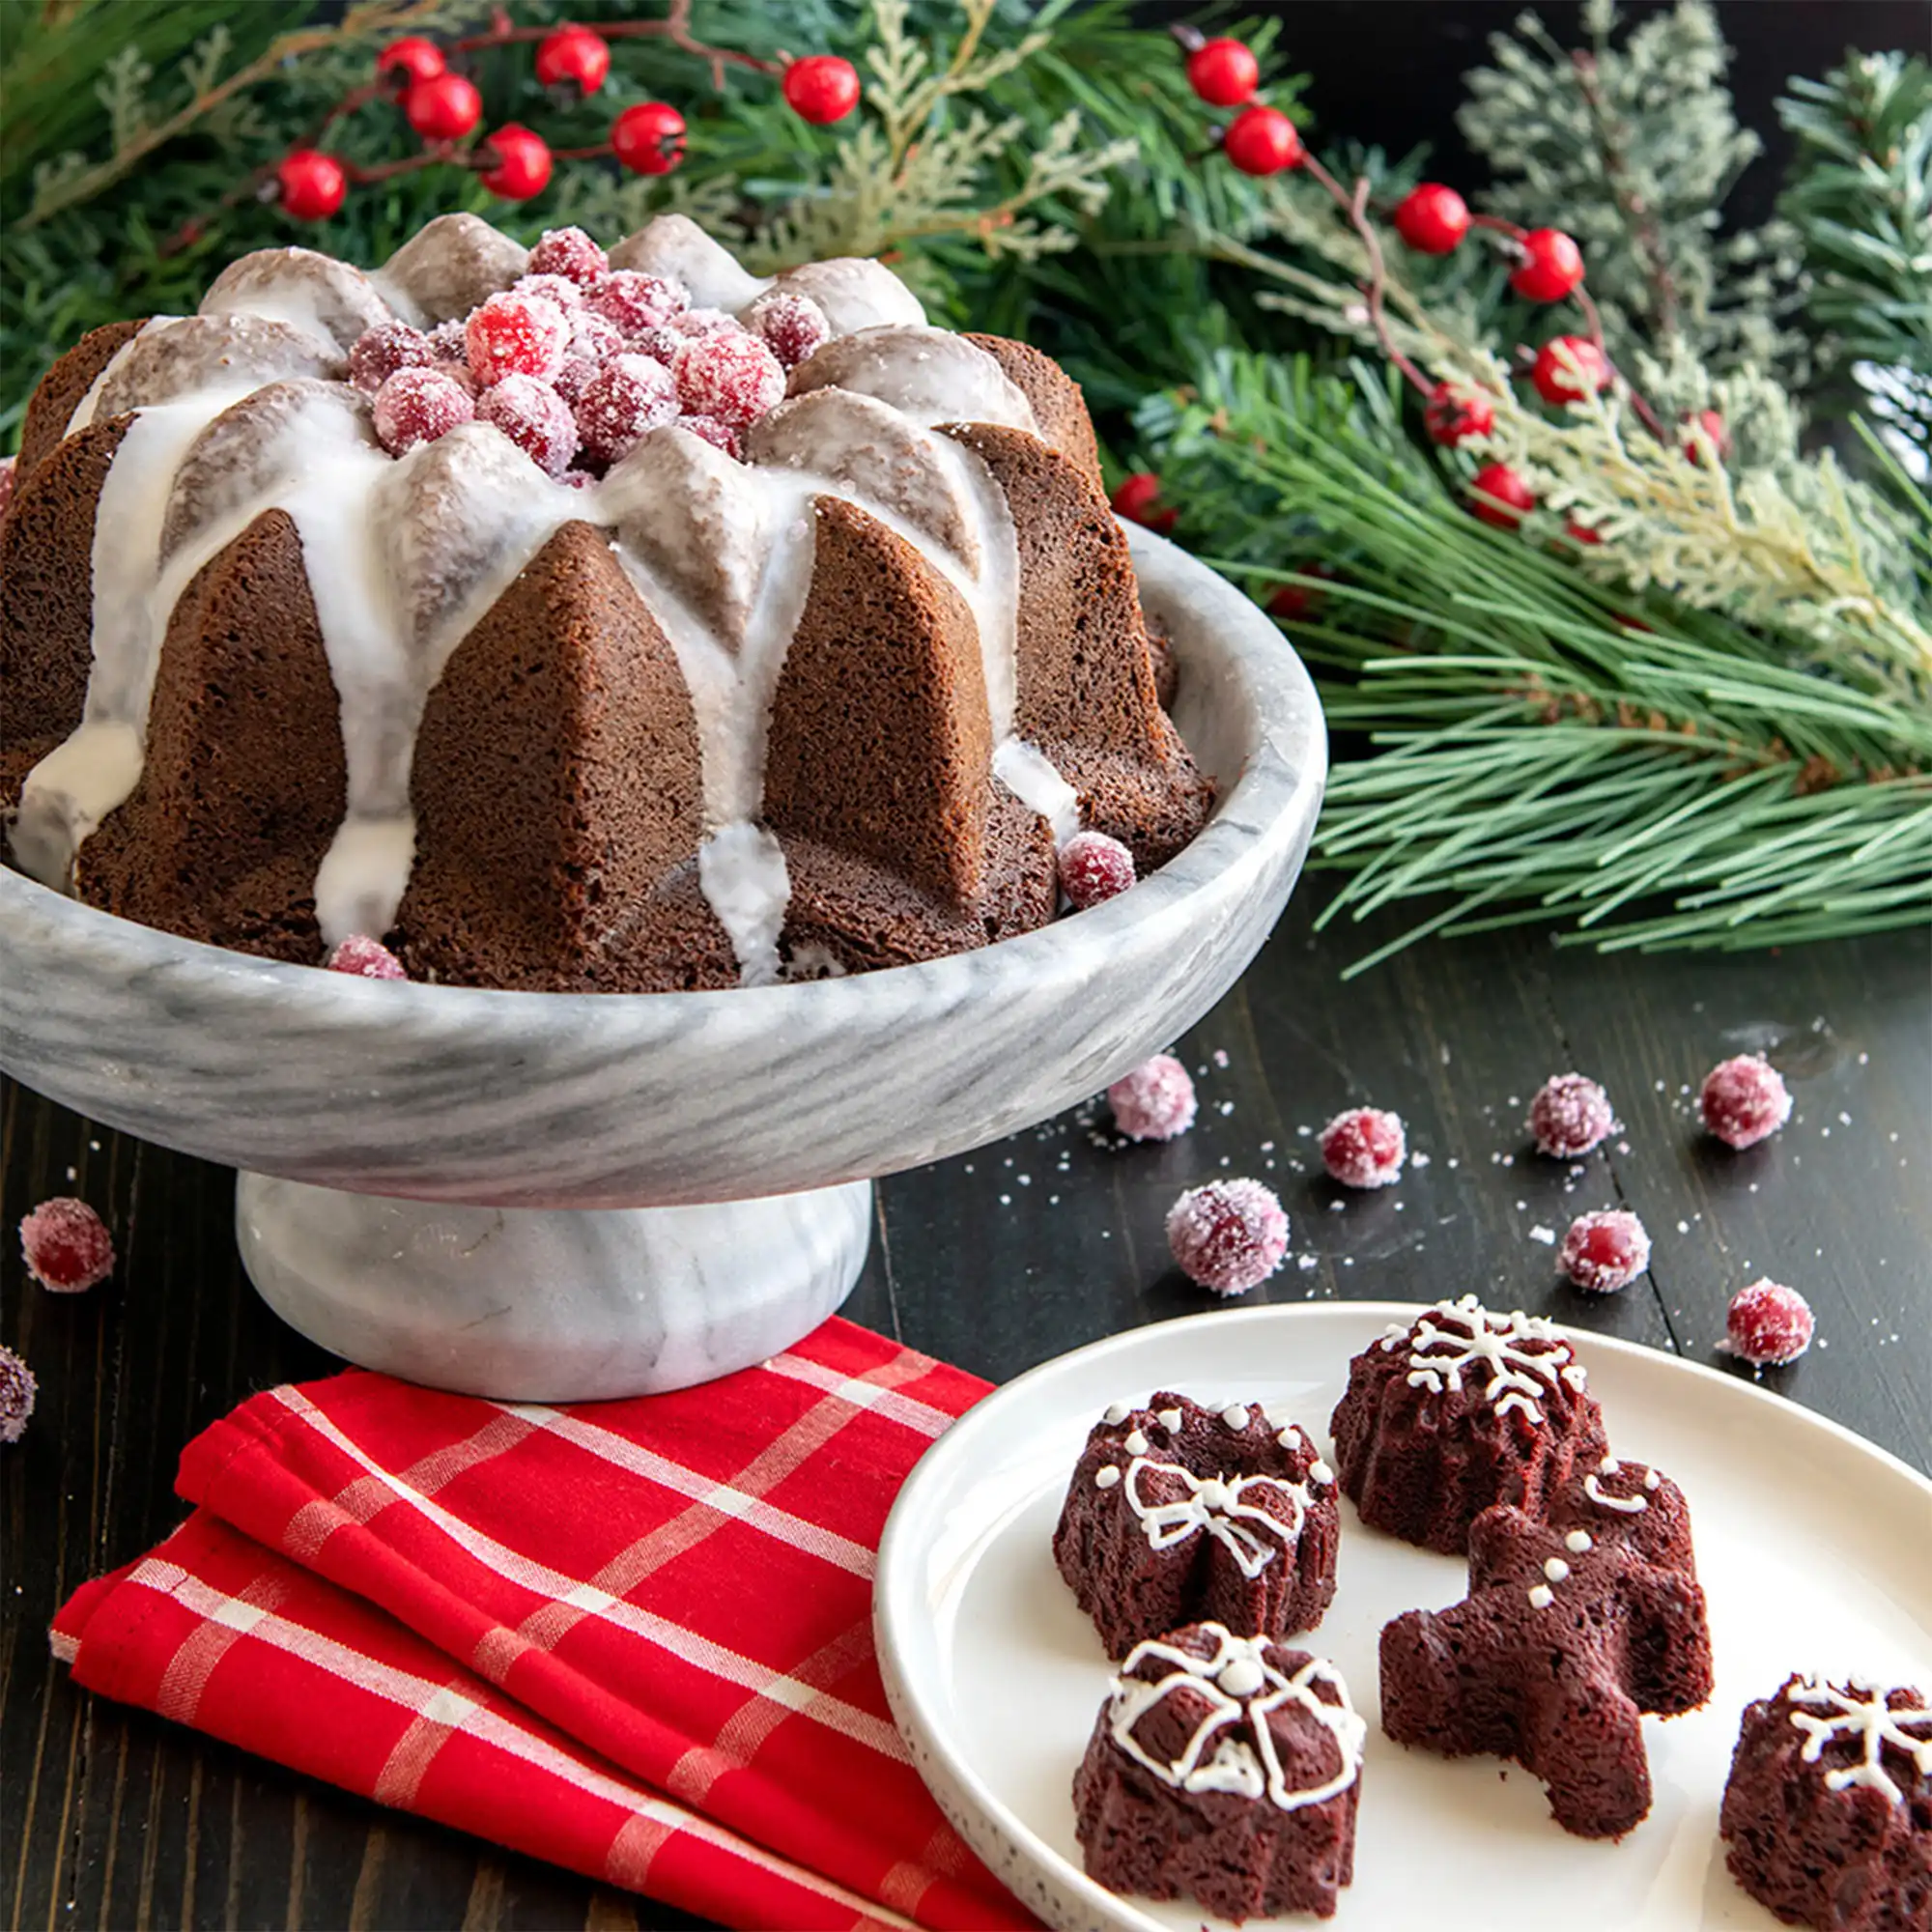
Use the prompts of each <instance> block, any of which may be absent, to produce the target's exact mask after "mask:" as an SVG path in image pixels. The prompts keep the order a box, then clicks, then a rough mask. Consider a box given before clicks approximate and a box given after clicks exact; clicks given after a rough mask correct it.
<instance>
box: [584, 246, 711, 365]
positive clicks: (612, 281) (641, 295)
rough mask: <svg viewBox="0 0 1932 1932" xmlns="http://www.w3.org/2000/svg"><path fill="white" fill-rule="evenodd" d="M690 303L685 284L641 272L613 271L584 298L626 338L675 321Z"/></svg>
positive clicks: (587, 304)
mask: <svg viewBox="0 0 1932 1932" xmlns="http://www.w3.org/2000/svg"><path fill="white" fill-rule="evenodd" d="M690 301H691V298H690V296H688V295H687V294H686V293H685V290H684V284H683V283H682V282H673V281H668V280H667V279H666V278H665V277H664V276H663V275H647V274H645V273H644V271H643V270H641V269H616V270H612V271H611V273H610V274H608V275H606V276H605V277H604V279H603V280H602V281H601V282H599V283H598V284H597V286H596V287H595V288H593V289H592V290H591V291H590V293H589V294H588V295H586V296H585V297H584V298H583V305H584V307H585V308H587V309H588V310H589V311H590V312H591V314H592V315H601V316H602V317H603V318H604V320H605V321H606V322H608V323H611V324H612V325H613V326H614V327H617V328H620V329H621V330H622V331H623V332H624V333H625V334H626V335H640V334H642V333H643V331H644V330H645V329H647V328H654V327H657V326H658V325H659V324H661V323H667V322H671V321H674V320H675V319H676V318H677V317H678V316H680V315H682V314H683V313H684V310H685V308H686V307H687V306H688V305H689V303H690ZM678 346H679V347H680V348H681V347H683V344H682V343H680V344H679V345H678ZM660 359H661V360H662V359H663V358H662V357H661V358H660Z"/></svg>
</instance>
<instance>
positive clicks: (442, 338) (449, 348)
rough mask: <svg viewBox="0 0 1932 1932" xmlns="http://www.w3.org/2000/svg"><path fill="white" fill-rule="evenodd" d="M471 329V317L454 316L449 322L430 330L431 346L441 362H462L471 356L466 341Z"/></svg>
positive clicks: (439, 324)
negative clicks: (467, 356) (467, 333)
mask: <svg viewBox="0 0 1932 1932" xmlns="http://www.w3.org/2000/svg"><path fill="white" fill-rule="evenodd" d="M468 329H469V317H467V316H461V315H453V316H451V317H450V318H449V320H448V321H447V322H440V323H438V324H437V326H436V327H434V328H432V329H431V330H430V332H429V346H430V347H431V348H432V349H433V350H435V351H436V359H437V360H438V361H439V362H461V361H462V360H463V358H464V357H465V356H466V355H469V345H468V343H467V341H466V339H465V337H466V332H467V331H468Z"/></svg>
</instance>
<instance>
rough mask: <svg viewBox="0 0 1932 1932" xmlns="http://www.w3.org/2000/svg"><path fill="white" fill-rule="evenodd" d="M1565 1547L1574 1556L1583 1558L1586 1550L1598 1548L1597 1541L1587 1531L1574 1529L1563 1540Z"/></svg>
mask: <svg viewBox="0 0 1932 1932" xmlns="http://www.w3.org/2000/svg"><path fill="white" fill-rule="evenodd" d="M1563 1547H1564V1548H1565V1549H1567V1550H1569V1551H1570V1553H1571V1554H1572V1555H1573V1556H1581V1555H1582V1554H1583V1552H1584V1551H1585V1550H1586V1549H1594V1548H1596V1547H1597V1546H1596V1539H1595V1538H1594V1537H1592V1536H1591V1534H1590V1532H1589V1531H1588V1530H1587V1529H1573V1530H1572V1531H1571V1532H1570V1534H1569V1535H1568V1536H1566V1537H1565V1538H1564V1539H1563Z"/></svg>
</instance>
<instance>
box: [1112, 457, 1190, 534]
mask: <svg viewBox="0 0 1932 1932" xmlns="http://www.w3.org/2000/svg"><path fill="white" fill-rule="evenodd" d="M1159 497H1160V478H1159V477H1158V476H1156V475H1155V474H1154V473H1153V471H1152V470H1151V469H1136V470H1135V471H1134V473H1133V474H1132V475H1131V476H1126V477H1123V478H1122V480H1121V484H1120V487H1119V488H1118V489H1117V490H1116V491H1115V492H1114V494H1113V496H1112V497H1109V498H1108V501H1109V502H1111V503H1112V504H1113V506H1114V511H1115V514H1116V515H1118V516H1122V517H1124V518H1126V520H1127V522H1128V523H1130V524H1144V525H1146V526H1147V527H1148V528H1149V529H1151V530H1160V531H1162V532H1163V533H1165V532H1166V531H1168V530H1171V529H1172V528H1173V527H1174V522H1175V519H1176V518H1177V517H1178V516H1179V514H1180V512H1179V510H1170V509H1156V508H1155V507H1154V505H1155V503H1156V501H1157V500H1158V498H1159Z"/></svg>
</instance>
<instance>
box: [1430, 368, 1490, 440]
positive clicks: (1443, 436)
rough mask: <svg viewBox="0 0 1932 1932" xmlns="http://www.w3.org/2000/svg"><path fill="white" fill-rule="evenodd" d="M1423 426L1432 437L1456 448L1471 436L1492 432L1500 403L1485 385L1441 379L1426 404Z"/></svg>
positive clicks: (1485, 434)
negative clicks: (1463, 385) (1462, 385)
mask: <svg viewBox="0 0 1932 1932" xmlns="http://www.w3.org/2000/svg"><path fill="white" fill-rule="evenodd" d="M1422 426H1423V428H1425V429H1426V430H1427V431H1428V432H1429V440H1430V441H1432V442H1439V443H1442V444H1443V445H1445V447H1448V448H1451V449H1453V448H1454V447H1455V446H1456V444H1457V443H1459V442H1467V441H1468V440H1469V439H1470V438H1471V437H1477V436H1488V435H1489V433H1490V432H1491V431H1492V429H1494V428H1495V426H1496V406H1495V404H1494V403H1492V401H1491V400H1490V398H1489V397H1488V396H1486V395H1485V394H1484V393H1483V391H1482V390H1481V389H1459V388H1457V387H1456V386H1455V384H1452V383H1437V384H1436V385H1435V388H1433V389H1432V390H1430V392H1429V401H1428V402H1427V403H1426V404H1425V405H1424V406H1423V411H1422Z"/></svg>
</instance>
